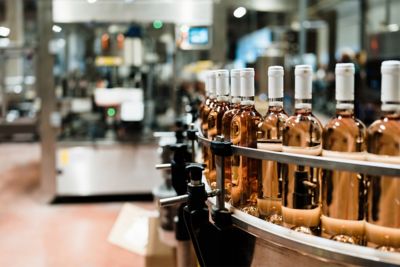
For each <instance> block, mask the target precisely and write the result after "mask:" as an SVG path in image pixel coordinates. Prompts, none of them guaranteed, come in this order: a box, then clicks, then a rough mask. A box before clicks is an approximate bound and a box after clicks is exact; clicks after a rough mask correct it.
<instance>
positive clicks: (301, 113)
mask: <svg viewBox="0 0 400 267" xmlns="http://www.w3.org/2000/svg"><path fill="white" fill-rule="evenodd" d="M282 150H283V151H284V152H290V153H296V154H306V155H315V156H317V155H320V154H321V152H322V125H321V123H320V122H319V120H318V119H317V118H316V117H315V116H314V115H313V114H312V113H311V109H308V108H297V109H296V112H295V115H293V116H291V117H289V118H288V119H287V121H286V123H285V126H284V128H283V146H282ZM320 173H321V171H320V169H319V168H312V167H309V166H301V165H295V164H285V165H284V169H283V196H282V219H283V225H284V226H286V227H288V228H291V229H293V230H295V231H300V232H303V233H308V234H316V235H318V234H319V232H320V227H319V224H320V196H319V190H318V189H319V188H320Z"/></svg>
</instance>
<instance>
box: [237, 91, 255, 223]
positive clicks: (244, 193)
mask: <svg viewBox="0 0 400 267" xmlns="http://www.w3.org/2000/svg"><path fill="white" fill-rule="evenodd" d="M260 121H261V115H260V114H259V113H258V112H257V111H256V109H255V107H254V97H246V98H243V100H242V107H241V109H240V111H239V112H238V114H236V115H235V116H234V117H233V119H232V122H231V134H230V136H231V142H232V143H233V144H234V145H237V146H243V147H250V148H257V132H258V127H257V126H258V124H259V123H260ZM231 170H232V190H231V203H232V205H233V206H235V207H237V208H240V209H241V210H242V211H244V212H246V213H248V214H251V215H254V216H258V210H257V187H258V174H259V171H260V161H259V160H257V159H251V158H248V157H244V156H239V155H234V156H233V157H232V164H231Z"/></svg>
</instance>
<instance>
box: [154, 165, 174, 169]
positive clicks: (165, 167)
mask: <svg viewBox="0 0 400 267" xmlns="http://www.w3.org/2000/svg"><path fill="white" fill-rule="evenodd" d="M155 167H156V170H169V169H171V163H162V164H156V165H155Z"/></svg>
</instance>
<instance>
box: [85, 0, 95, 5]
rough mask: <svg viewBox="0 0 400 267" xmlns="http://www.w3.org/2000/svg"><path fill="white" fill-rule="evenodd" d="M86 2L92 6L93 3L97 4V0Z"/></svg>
mask: <svg viewBox="0 0 400 267" xmlns="http://www.w3.org/2000/svg"><path fill="white" fill-rule="evenodd" d="M87 2H88V3H89V4H94V3H96V2H97V0H87Z"/></svg>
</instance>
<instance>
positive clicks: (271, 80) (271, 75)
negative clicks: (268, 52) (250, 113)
mask: <svg viewBox="0 0 400 267" xmlns="http://www.w3.org/2000/svg"><path fill="white" fill-rule="evenodd" d="M268 98H270V99H271V98H283V67H281V66H271V67H269V68H268Z"/></svg>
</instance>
